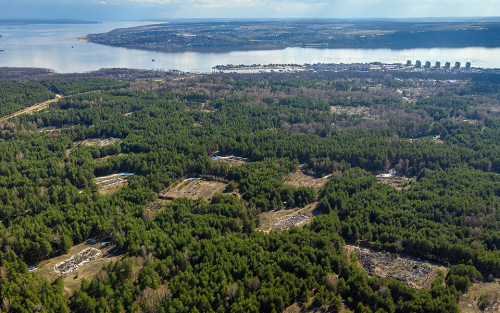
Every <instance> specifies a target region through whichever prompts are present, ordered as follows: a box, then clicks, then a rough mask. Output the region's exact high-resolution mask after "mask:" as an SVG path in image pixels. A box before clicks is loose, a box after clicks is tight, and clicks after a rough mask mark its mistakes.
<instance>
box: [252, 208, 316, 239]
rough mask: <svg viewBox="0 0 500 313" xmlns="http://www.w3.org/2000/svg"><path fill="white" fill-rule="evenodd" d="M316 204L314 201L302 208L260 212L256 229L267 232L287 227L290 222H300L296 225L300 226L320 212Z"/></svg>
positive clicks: (290, 224)
mask: <svg viewBox="0 0 500 313" xmlns="http://www.w3.org/2000/svg"><path fill="white" fill-rule="evenodd" d="M317 204H318V203H317V202H314V203H311V204H308V205H306V206H305V207H303V208H292V209H288V210H287V209H283V210H273V211H268V212H263V213H261V214H260V218H261V222H260V226H259V228H257V230H260V231H263V232H266V233H268V232H270V231H271V230H273V229H274V230H276V229H278V230H280V229H288V228H290V226H292V224H296V223H300V224H299V225H298V226H299V227H302V226H303V225H305V224H307V223H309V222H311V221H312V219H313V218H314V217H315V216H317V215H320V214H322V213H321V212H320V211H318V210H316V205H317ZM306 217H307V219H306ZM283 226H285V227H283Z"/></svg>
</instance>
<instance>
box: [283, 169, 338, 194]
mask: <svg viewBox="0 0 500 313" xmlns="http://www.w3.org/2000/svg"><path fill="white" fill-rule="evenodd" d="M330 177H331V175H328V176H325V177H322V178H315V177H314V176H309V175H305V174H304V173H303V172H302V171H300V170H299V171H297V172H295V173H293V174H290V175H288V176H286V177H285V185H287V186H292V187H313V188H314V189H315V190H316V191H319V190H320V189H321V187H323V186H324V185H325V184H326V182H327V181H328V180H329V179H330Z"/></svg>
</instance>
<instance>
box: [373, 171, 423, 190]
mask: <svg viewBox="0 0 500 313" xmlns="http://www.w3.org/2000/svg"><path fill="white" fill-rule="evenodd" d="M410 180H412V178H408V177H405V176H398V175H397V172H396V171H395V170H390V171H389V172H387V173H385V174H379V175H377V181H378V182H379V183H382V184H389V185H391V186H393V187H394V188H396V189H398V190H401V189H403V188H404V189H408V188H410ZM413 180H415V181H416V180H417V179H416V177H414V178H413Z"/></svg>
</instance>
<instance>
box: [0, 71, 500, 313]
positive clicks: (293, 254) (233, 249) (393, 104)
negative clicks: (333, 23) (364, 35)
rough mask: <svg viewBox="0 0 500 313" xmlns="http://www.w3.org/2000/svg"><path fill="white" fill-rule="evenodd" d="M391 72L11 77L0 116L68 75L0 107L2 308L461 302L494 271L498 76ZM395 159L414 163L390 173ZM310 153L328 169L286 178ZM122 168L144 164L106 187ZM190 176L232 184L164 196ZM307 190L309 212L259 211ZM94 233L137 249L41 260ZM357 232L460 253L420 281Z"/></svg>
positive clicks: (400, 245) (499, 165) (297, 203)
mask: <svg viewBox="0 0 500 313" xmlns="http://www.w3.org/2000/svg"><path fill="white" fill-rule="evenodd" d="M397 75H399V76H397ZM397 75H396V74H391V75H390V74H385V73H360V72H344V73H333V72H328V73H327V72H325V73H306V72H304V73H293V74H288V73H260V74H206V75H199V76H198V75H193V76H187V77H173V76H167V77H163V78H160V79H150V78H133V79H123V80H120V79H116V78H114V79H108V78H104V77H91V76H88V75H87V76H85V77H75V76H71V77H66V78H65V77H56V78H49V77H42V78H31V79H27V80H2V81H0V94H1V97H0V113H1V116H7V115H8V114H11V113H13V112H15V111H19V110H21V109H23V108H26V107H29V106H31V105H34V104H36V103H40V102H44V101H46V100H48V99H51V98H54V97H55V95H56V94H58V95H61V98H60V99H58V100H57V101H54V102H51V103H50V105H49V107H48V108H46V109H44V110H42V111H39V112H32V113H31V114H22V115H18V116H15V117H12V118H9V119H7V120H0V221H1V223H0V281H1V283H0V303H1V310H2V312H35V311H40V312H117V313H118V312H284V311H286V312H291V311H290V310H291V307H292V306H293V307H295V308H297V307H298V308H299V309H301V310H302V311H304V312H305V311H307V310H313V309H315V310H319V311H324V312H378V313H382V312H387V313H392V312H426V313H428V312H459V306H458V305H459V298H460V296H461V295H462V294H464V293H466V292H467V290H468V289H469V288H470V286H471V285H472V284H473V283H475V282H483V281H484V282H486V281H495V280H496V279H498V278H500V230H499V229H500V224H499V223H500V222H499V220H500V207H499V206H500V177H499V176H498V173H500V118H499V115H500V88H499V87H500V80H499V79H498V77H496V76H489V75H482V74H464V75H465V76H451V75H450V76H447V75H444V74H439V75H438V74H436V75H433V74H425V75H423V74H414V75H413V74H411V73H400V74H397ZM412 75H413V76H412ZM467 75H470V76H467ZM105 138H114V141H113V142H112V143H111V144H108V145H85V144H82V143H83V142H88V141H89V140H95V139H105ZM214 155H221V156H230V155H234V156H238V157H242V158H247V159H248V162H244V163H242V164H239V165H232V166H230V165H229V164H228V163H225V162H215V161H214V160H212V158H211V157H212V156H214ZM389 170H394V171H395V173H396V175H397V176H400V177H406V178H407V179H408V181H407V183H406V184H405V185H404V186H403V187H396V186H393V185H391V184H385V183H381V182H380V181H378V180H377V175H378V174H382V173H387V172H388V171H389ZM297 171H302V172H303V173H304V175H307V176H310V177H314V178H322V177H323V178H328V179H327V182H326V184H325V185H324V186H323V187H321V188H320V189H319V190H318V189H314V188H312V187H308V186H299V187H293V186H290V185H287V184H285V177H287V175H289V174H291V173H295V172H297ZM116 173H133V176H130V177H129V178H127V181H126V184H124V185H123V186H122V187H120V188H119V189H118V190H117V191H116V192H114V193H109V194H106V193H102V192H100V188H99V186H98V185H97V184H96V178H99V177H103V176H107V175H111V174H116ZM191 178H200V179H205V180H213V181H219V182H224V183H226V184H227V187H226V190H225V191H224V192H222V193H217V194H215V195H213V197H212V198H211V200H210V201H207V200H206V199H204V198H199V199H189V198H177V199H174V200H172V201H163V200H159V199H158V194H159V193H160V192H161V191H163V190H166V189H168V188H173V187H174V186H177V185H178V184H179V183H182V182H183V181H184V182H186V181H187V180H188V179H191ZM186 183H187V182H186ZM309 205H313V206H314V207H315V211H316V212H318V214H317V215H315V216H314V218H311V221H310V222H309V223H307V224H305V225H302V226H300V227H295V226H292V227H291V228H289V229H285V230H282V231H278V230H272V231H270V232H263V231H261V230H260V229H259V227H260V225H261V223H262V216H261V215H262V214H264V213H266V212H274V211H283V210H292V209H293V208H302V207H306V206H309ZM92 239H94V240H98V241H106V242H110V244H112V245H113V246H114V247H115V250H116V251H118V252H119V254H120V255H122V256H123V257H122V258H121V259H120V260H118V261H114V262H109V263H107V264H104V266H103V267H102V268H100V269H99V270H98V272H97V274H95V275H94V276H92V277H91V278H90V279H82V280H81V284H79V285H78V288H76V289H75V290H68V288H67V286H65V283H64V281H63V278H64V277H63V276H64V275H61V276H59V277H58V278H57V279H55V280H48V279H47V277H44V276H40V275H38V274H37V271H38V270H32V267H35V268H36V267H37V266H38V265H39V264H44V262H47V260H49V259H52V258H55V257H59V256H62V255H65V254H67V253H68V252H69V251H70V249H71V248H72V247H74V246H77V245H79V244H82V243H86V242H88V241H89V240H92ZM347 244H350V245H358V246H363V247H369V248H370V249H373V250H376V251H385V252H387V253H389V255H393V256H394V257H396V258H397V257H399V255H401V256H402V255H407V256H412V257H415V258H416V257H418V258H424V259H426V260H429V261H432V262H434V263H436V264H440V265H442V266H445V267H446V268H447V270H446V272H443V271H438V273H437V276H436V278H435V279H434V280H433V281H432V284H431V285H430V286H429V288H422V289H414V288H411V287H409V286H407V285H405V284H404V283H403V282H400V281H398V280H396V279H394V278H387V277H375V276H373V277H371V276H368V275H367V274H366V273H365V272H364V271H363V270H362V269H361V268H360V266H359V265H358V263H357V255H356V254H355V253H345V249H344V248H345V246H346V245H347ZM67 275H70V276H69V277H73V276H74V278H75V279H76V278H77V276H78V275H79V274H78V272H77V273H76V274H67ZM71 275H73V276H71ZM80 275H81V274H80Z"/></svg>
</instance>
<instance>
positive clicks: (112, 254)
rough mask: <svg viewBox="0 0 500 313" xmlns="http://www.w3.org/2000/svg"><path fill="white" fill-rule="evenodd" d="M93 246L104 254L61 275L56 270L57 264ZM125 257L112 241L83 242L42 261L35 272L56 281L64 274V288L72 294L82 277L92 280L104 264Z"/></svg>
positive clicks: (78, 286)
mask: <svg viewBox="0 0 500 313" xmlns="http://www.w3.org/2000/svg"><path fill="white" fill-rule="evenodd" d="M91 247H92V248H95V249H98V250H99V251H101V253H102V254H101V256H100V257H99V258H97V259H95V260H92V261H90V262H88V263H85V264H83V265H81V266H80V267H78V268H77V269H76V270H74V271H73V272H72V273H69V274H64V275H59V274H57V273H56V272H54V266H55V265H56V264H58V263H59V262H62V261H64V260H67V259H69V258H71V257H72V256H73V255H75V254H78V253H80V252H81V251H82V250H84V249H87V248H91ZM124 257H125V254H123V253H119V252H118V251H116V248H115V246H114V245H113V244H110V243H105V244H101V243H92V244H90V242H87V243H81V244H79V245H76V246H74V247H72V248H71V249H69V252H68V253H67V254H63V255H60V256H57V257H54V258H51V259H49V260H46V261H42V262H40V264H38V269H36V270H35V271H34V273H36V274H37V275H38V276H39V277H46V278H47V279H48V280H49V281H54V280H55V279H56V278H57V277H59V276H62V277H63V283H64V290H65V291H66V292H67V293H68V294H69V295H71V294H72V293H73V291H74V290H75V289H77V288H80V283H81V282H82V279H84V278H85V279H86V280H87V281H91V280H92V277H94V275H95V274H97V272H99V271H100V270H101V268H102V266H103V265H104V264H107V263H109V262H111V261H113V262H116V261H118V260H121V259H123V258H124Z"/></svg>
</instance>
